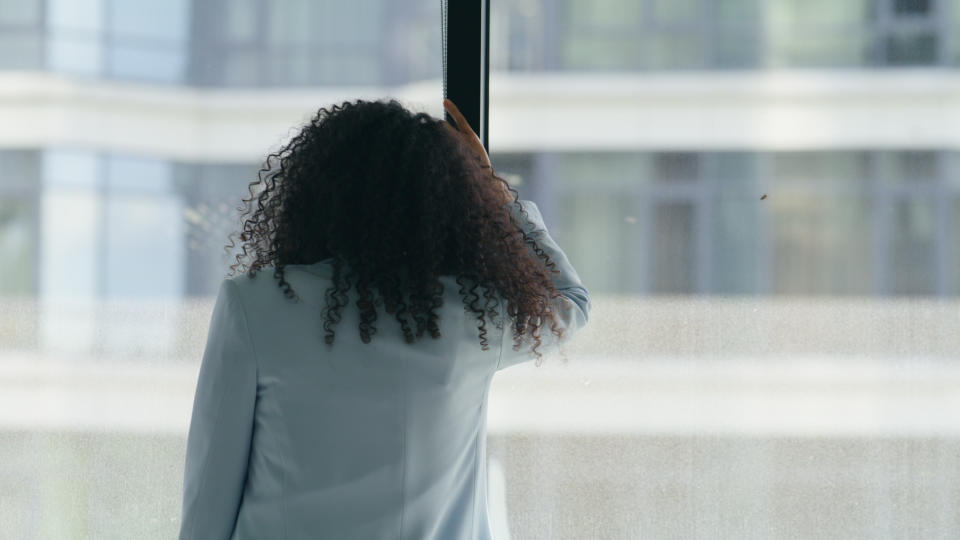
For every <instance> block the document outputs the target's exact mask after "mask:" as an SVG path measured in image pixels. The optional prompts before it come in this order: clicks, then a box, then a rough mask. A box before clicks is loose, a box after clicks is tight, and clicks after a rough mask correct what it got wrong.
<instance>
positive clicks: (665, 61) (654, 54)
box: [640, 32, 709, 69]
mask: <svg viewBox="0 0 960 540" xmlns="http://www.w3.org/2000/svg"><path fill="white" fill-rule="evenodd" d="M704 42H705V41H704V37H703V36H701V35H699V34H697V33H692V32H662V33H656V34H651V35H647V36H645V37H644V39H642V41H641V44H640V51H641V57H642V58H643V60H642V62H643V66H644V67H647V68H653V69H688V68H697V67H705V66H706V65H707V62H708V56H707V55H708V54H709V51H707V49H706V47H705V45H704Z"/></svg>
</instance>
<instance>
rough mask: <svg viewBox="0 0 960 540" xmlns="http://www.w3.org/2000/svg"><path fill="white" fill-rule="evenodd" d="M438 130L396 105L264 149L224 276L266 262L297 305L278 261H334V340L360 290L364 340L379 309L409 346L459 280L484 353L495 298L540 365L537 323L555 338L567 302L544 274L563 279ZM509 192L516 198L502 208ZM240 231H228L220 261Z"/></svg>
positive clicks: (339, 111) (476, 164)
mask: <svg viewBox="0 0 960 540" xmlns="http://www.w3.org/2000/svg"><path fill="white" fill-rule="evenodd" d="M441 122H445V120H438V119H435V118H433V117H432V116H430V115H428V114H427V113H417V114H414V113H412V112H410V111H408V110H407V109H405V108H404V107H403V106H402V105H401V104H400V103H399V102H398V101H396V100H395V99H390V100H389V101H384V100H378V101H364V100H355V101H352V102H351V101H346V102H343V103H341V104H339V105H334V106H332V107H330V108H321V109H319V111H317V113H316V114H314V115H313V117H312V118H311V119H310V121H309V122H307V123H306V124H305V125H303V126H302V128H301V129H300V131H299V132H298V133H297V134H296V135H295V136H293V138H292V139H291V140H290V141H289V142H288V143H287V144H286V145H284V146H283V147H282V148H281V149H280V150H278V151H276V152H273V153H270V154H268V156H267V158H266V160H265V161H264V162H263V165H262V166H261V167H260V170H259V172H258V173H257V180H254V181H252V182H250V183H249V185H248V186H247V188H248V191H249V193H250V197H249V198H245V199H243V200H242V202H243V203H245V208H244V207H237V210H244V212H243V213H242V215H241V218H242V217H244V216H247V215H249V217H247V218H246V219H245V220H243V222H242V225H241V230H240V232H239V238H240V240H241V241H242V242H243V245H242V252H241V253H238V254H237V255H236V261H237V262H236V263H235V264H233V265H231V266H230V271H231V273H230V274H228V276H229V275H233V272H235V271H237V270H238V267H239V270H240V271H241V272H246V273H247V275H248V277H250V278H253V277H254V276H255V275H256V273H257V271H258V270H259V269H261V268H263V267H265V266H272V267H273V268H274V272H273V276H274V278H275V279H276V280H277V286H278V287H279V288H281V289H282V290H283V294H284V295H285V296H286V297H287V298H293V299H295V301H297V302H300V298H299V297H298V296H297V295H296V293H295V292H294V291H293V289H292V287H291V286H290V284H289V283H288V282H287V281H286V279H285V278H284V267H285V266H286V265H293V264H312V263H315V262H318V261H322V260H325V259H327V258H331V260H332V265H333V278H332V284H331V286H330V287H328V288H327V290H326V292H325V304H326V305H325V312H324V314H323V329H324V330H325V332H326V335H325V342H326V343H327V345H331V346H332V345H333V341H334V335H335V333H334V329H333V327H334V326H335V325H336V323H338V322H339V321H340V309H341V308H342V307H344V306H346V305H347V304H348V301H349V293H350V291H351V288H352V287H354V286H355V288H356V293H357V300H356V305H357V308H358V309H359V310H360V325H359V326H360V328H359V331H360V337H361V340H362V341H363V342H364V343H370V340H371V336H372V335H373V334H374V333H376V330H377V329H376V324H375V323H376V321H377V309H376V308H377V306H380V305H385V309H386V313H387V314H392V315H393V316H394V317H395V319H396V320H397V322H398V323H399V325H400V328H401V330H402V331H403V335H404V338H405V341H406V342H407V343H414V342H415V341H416V340H417V339H418V338H420V337H422V336H423V334H424V332H425V331H429V332H430V335H431V336H432V337H433V338H434V339H436V338H439V337H440V329H439V327H438V325H437V320H438V316H437V314H436V313H435V309H436V308H438V307H440V306H442V305H443V284H442V283H441V282H440V280H439V277H440V276H456V282H457V283H458V284H459V285H460V290H459V292H460V295H461V296H462V297H463V301H464V305H465V306H466V308H468V309H469V310H470V311H472V312H473V313H474V314H475V315H476V319H477V320H478V321H479V324H478V334H479V341H480V347H481V349H482V350H488V348H489V346H488V343H487V326H486V325H487V321H486V316H489V317H490V319H491V320H493V321H495V324H496V326H497V328H503V323H504V322H505V321H503V320H499V319H498V313H497V309H496V307H497V305H498V299H497V297H496V296H495V295H499V296H500V297H501V298H504V299H506V302H507V310H506V311H507V314H508V315H509V317H510V320H511V322H512V324H511V326H512V328H513V341H514V345H513V349H514V350H519V347H520V346H521V341H522V339H523V336H524V335H529V336H530V337H532V339H533V341H534V342H535V343H534V345H533V347H532V352H533V353H534V354H535V355H536V357H537V362H536V363H537V366H539V365H540V361H541V356H542V355H541V353H540V351H539V350H538V348H539V347H540V346H541V345H542V342H541V337H540V329H541V327H542V326H543V325H544V324H546V322H547V321H548V320H549V321H550V331H551V332H553V334H555V335H556V336H557V337H558V338H562V337H563V329H562V328H559V327H558V323H557V319H556V318H555V317H554V311H555V309H554V308H553V307H552V306H553V305H555V303H554V302H553V301H552V299H554V298H560V299H562V300H564V301H566V298H565V297H563V296H562V295H561V294H560V293H559V292H558V290H557V289H556V287H555V285H554V283H553V281H552V280H551V278H550V272H553V273H558V272H559V271H558V270H557V269H556V264H555V263H554V261H551V260H550V257H549V255H548V254H546V253H545V252H544V251H543V250H542V249H541V248H540V246H539V245H538V244H537V242H536V240H535V239H534V238H532V237H531V236H528V235H527V233H526V232H525V231H524V230H523V228H522V227H521V224H520V223H518V222H517V220H516V218H515V217H514V214H513V212H511V211H510V208H509V207H510V206H511V205H514V207H519V211H520V214H521V215H522V216H524V218H527V217H529V216H528V214H526V212H525V211H524V210H523V207H522V205H520V204H519V202H518V201H519V196H518V192H517V191H516V190H515V189H513V188H512V187H510V185H509V184H508V183H507V182H506V180H504V179H503V178H501V177H500V176H499V175H498V174H496V172H494V171H493V170H492V169H490V168H489V167H487V166H486V165H485V164H483V163H481V158H480V156H478V155H477V154H476V152H475V151H474V150H472V149H471V148H469V147H468V146H467V145H466V144H465V143H464V142H463V141H461V140H459V138H458V137H457V136H456V135H454V134H452V133H450V132H448V131H447V130H446V129H444V128H443V126H442V125H441ZM498 183H501V184H502V186H500V185H497V184H498ZM255 186H256V188H257V189H256V191H255V189H254V187H255ZM504 187H505V188H506V189H507V190H508V191H509V193H510V194H511V195H512V196H513V200H512V201H510V202H509V203H508V204H505V203H504V200H505V197H504V194H503V189H504ZM254 201H256V204H257V207H256V210H255V211H254V210H253V202H254ZM236 234H237V232H236V231H235V232H233V233H231V234H230V237H229V239H228V240H229V244H228V245H227V246H226V247H225V251H227V252H228V253H229V250H230V249H232V248H233V247H234V246H235V242H234V240H233V238H234V236H235V235H236ZM244 259H252V261H250V262H249V264H247V263H245V262H244V261H243V260H244ZM478 287H481V288H482V289H483V297H484V301H483V304H480V295H479V294H478V293H477V288H478ZM565 307H566V306H565Z"/></svg>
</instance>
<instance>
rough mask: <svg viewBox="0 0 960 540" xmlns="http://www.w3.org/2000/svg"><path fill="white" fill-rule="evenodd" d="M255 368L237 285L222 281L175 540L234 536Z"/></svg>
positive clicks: (191, 433) (248, 438)
mask: <svg viewBox="0 0 960 540" xmlns="http://www.w3.org/2000/svg"><path fill="white" fill-rule="evenodd" d="M256 394H257V364H256V356H255V352H254V349H253V344H252V342H251V339H250V334H249V331H248V329H247V318H246V313H245V312H244V309H243V305H242V304H241V301H240V297H239V291H238V289H237V285H236V284H235V283H234V282H233V281H231V280H230V279H224V281H223V282H222V283H221V284H220V289H219V291H218V292H217V300H216V303H215V305H214V308H213V315H212V316H211V319H210V329H209V332H208V334H207V344H206V347H205V349H204V352H203V359H202V361H201V363H200V374H199V377H198V379H197V388H196V394H195V396H194V400H193V415H192V417H191V419H190V429H189V432H188V434H187V453H186V465H185V467H184V477H183V508H182V514H181V523H180V536H179V538H180V540H188V539H189V540H193V539H196V540H218V539H223V540H227V539H229V538H230V536H231V535H232V534H233V528H234V525H235V523H236V519H237V513H238V511H239V508H240V501H241V499H242V495H243V487H244V483H245V480H246V473H247V462H248V459H249V455H250V442H251V436H252V432H253V418H254V416H253V415H254V405H255V403H256Z"/></svg>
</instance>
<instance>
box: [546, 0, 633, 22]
mask: <svg viewBox="0 0 960 540" xmlns="http://www.w3.org/2000/svg"><path fill="white" fill-rule="evenodd" d="M642 5H643V4H642V3H641V2H634V1H628V0H596V1H592V2H582V1H579V0H562V2H561V6H562V9H563V11H562V17H563V21H564V23H565V26H566V27H568V28H570V27H574V26H576V27H581V28H588V27H609V26H634V25H636V24H638V23H639V21H640V16H641V13H642Z"/></svg>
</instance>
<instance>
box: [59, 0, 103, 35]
mask: <svg viewBox="0 0 960 540" xmlns="http://www.w3.org/2000/svg"><path fill="white" fill-rule="evenodd" d="M104 1H105V0H47V25H48V26H49V27H50V28H51V29H54V30H70V31H72V33H71V35H81V34H82V35H85V36H86V37H88V38H89V37H91V36H92V35H93V34H94V33H96V32H100V31H101V30H103V17H104ZM73 33H76V34H73Z"/></svg>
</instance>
